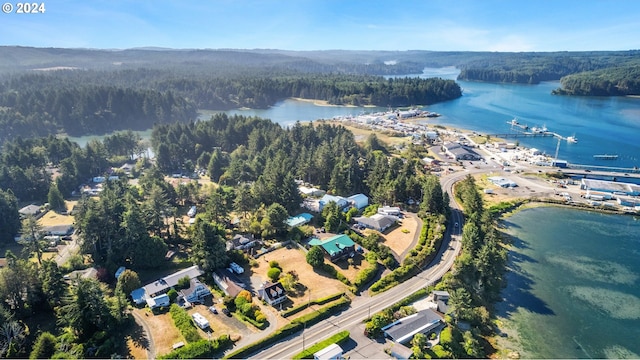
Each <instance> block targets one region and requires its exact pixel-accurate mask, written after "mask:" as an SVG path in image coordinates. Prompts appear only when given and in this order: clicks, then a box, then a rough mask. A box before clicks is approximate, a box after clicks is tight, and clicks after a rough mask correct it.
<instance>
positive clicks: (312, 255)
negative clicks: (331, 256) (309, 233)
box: [307, 246, 324, 268]
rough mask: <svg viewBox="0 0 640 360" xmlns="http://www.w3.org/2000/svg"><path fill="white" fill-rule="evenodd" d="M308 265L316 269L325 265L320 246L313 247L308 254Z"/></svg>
mask: <svg viewBox="0 0 640 360" xmlns="http://www.w3.org/2000/svg"><path fill="white" fill-rule="evenodd" d="M307 263H308V264H309V265H311V266H313V267H314V268H319V267H321V266H322V265H324V252H323V251H322V249H321V248H320V247H319V246H313V247H312V248H311V249H309V252H307Z"/></svg>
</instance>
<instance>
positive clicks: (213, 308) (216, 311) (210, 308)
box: [209, 306, 218, 315]
mask: <svg viewBox="0 0 640 360" xmlns="http://www.w3.org/2000/svg"><path fill="white" fill-rule="evenodd" d="M209 311H211V312H212V313H214V314H216V315H218V309H216V307H215V306H209Z"/></svg>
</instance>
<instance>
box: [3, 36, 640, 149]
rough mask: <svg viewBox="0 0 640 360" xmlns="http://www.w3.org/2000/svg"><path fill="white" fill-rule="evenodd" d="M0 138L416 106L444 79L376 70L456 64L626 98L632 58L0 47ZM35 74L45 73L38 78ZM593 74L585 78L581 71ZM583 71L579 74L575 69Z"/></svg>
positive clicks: (631, 84)
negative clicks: (249, 114) (232, 114)
mask: <svg viewBox="0 0 640 360" xmlns="http://www.w3.org/2000/svg"><path fill="white" fill-rule="evenodd" d="M0 51H2V55H3V56H2V57H0V143H2V142H4V141H5V140H6V139H11V138H14V137H17V136H22V137H33V136H46V135H48V134H57V133H66V134H70V135H85V134H104V133H108V132H112V131H117V130H126V129H147V128H150V127H151V126H153V124H163V123H172V122H175V121H190V120H195V117H196V114H197V109H210V110H229V109H234V108H240V107H250V108H267V107H269V106H272V105H274V104H275V103H277V102H278V101H280V100H283V99H285V98H289V97H300V98H306V99H318V100H326V101H328V102H329V103H331V104H350V105H359V106H361V105H377V106H383V107H387V106H391V107H403V106H416V105H428V104H432V103H435V102H440V101H447V100H450V99H454V98H457V97H459V96H461V90H460V87H459V86H458V85H457V84H455V82H453V81H445V80H441V79H417V78H398V77H396V78H394V79H386V78H384V77H382V75H402V74H416V73H421V72H422V69H424V68H425V67H442V66H456V67H457V68H459V69H461V73H460V75H459V79H462V80H478V81H490V82H510V83H528V84H536V83H539V82H540V81H546V80H559V79H560V78H562V77H563V76H567V75H572V74H581V75H576V76H570V77H567V78H566V79H564V80H563V87H564V89H563V90H559V91H558V92H557V93H564V94H580V95H627V94H637V93H638V91H637V80H636V79H637V76H636V75H637V70H636V69H637V66H638V65H637V64H638V63H639V62H640V60H639V59H638V58H639V57H640V51H637V50H633V51H601V52H555V53H490V52H431V51H417V50H416V51H303V52H295V51H283V50H170V49H130V50H117V51H116V50H87V49H55V48H47V49H40V48H24V47H0ZM45 70H46V71H45ZM592 71H595V72H592ZM585 72H587V73H585Z"/></svg>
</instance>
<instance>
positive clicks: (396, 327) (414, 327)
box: [382, 309, 444, 344]
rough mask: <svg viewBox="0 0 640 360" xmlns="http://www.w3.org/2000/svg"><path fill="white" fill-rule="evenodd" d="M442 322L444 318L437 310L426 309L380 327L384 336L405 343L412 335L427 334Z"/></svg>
mask: <svg viewBox="0 0 640 360" xmlns="http://www.w3.org/2000/svg"><path fill="white" fill-rule="evenodd" d="M442 324H444V319H443V318H442V316H441V315H440V314H438V313H437V312H435V311H433V310H431V309H427V310H422V311H418V312H417V313H415V314H412V315H409V316H407V317H403V318H402V319H399V320H396V321H394V322H393V323H391V324H389V325H387V326H385V327H383V328H382V331H383V332H384V335H385V337H387V338H389V339H391V340H393V341H394V342H397V343H400V344H407V343H409V342H410V341H411V339H413V336H414V335H416V334H418V333H422V334H428V333H429V332H430V331H433V330H435V329H437V328H438V327H439V326H440V325H442Z"/></svg>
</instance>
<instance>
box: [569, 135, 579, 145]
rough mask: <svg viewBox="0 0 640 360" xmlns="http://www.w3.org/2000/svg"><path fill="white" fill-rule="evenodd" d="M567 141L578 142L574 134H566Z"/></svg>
mask: <svg viewBox="0 0 640 360" xmlns="http://www.w3.org/2000/svg"><path fill="white" fill-rule="evenodd" d="M567 142H570V143H577V142H578V138H577V137H575V136H568V137H567Z"/></svg>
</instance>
